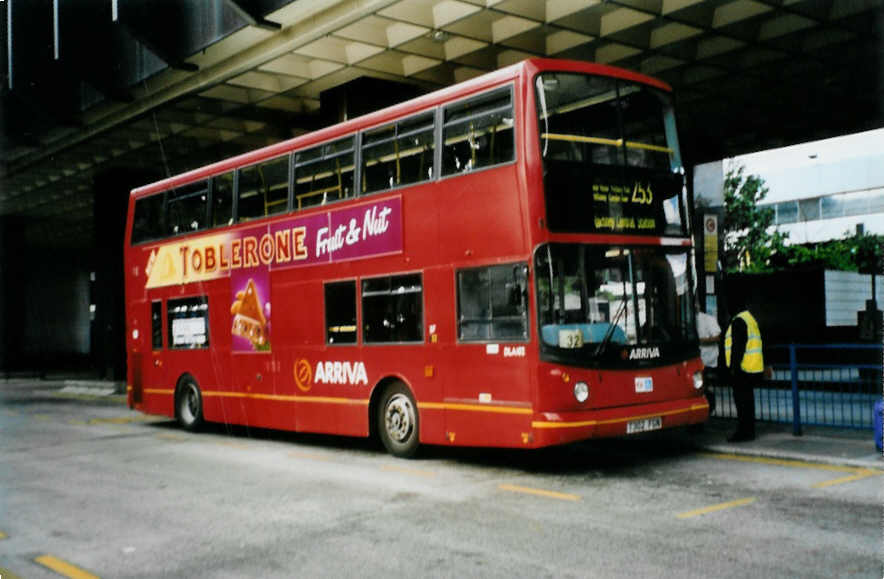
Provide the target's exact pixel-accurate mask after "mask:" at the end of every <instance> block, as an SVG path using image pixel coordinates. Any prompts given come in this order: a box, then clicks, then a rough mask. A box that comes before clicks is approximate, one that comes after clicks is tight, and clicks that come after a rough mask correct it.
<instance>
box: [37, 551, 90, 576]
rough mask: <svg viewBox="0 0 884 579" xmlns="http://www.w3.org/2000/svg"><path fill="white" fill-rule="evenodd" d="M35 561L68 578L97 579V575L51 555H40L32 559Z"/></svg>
mask: <svg viewBox="0 0 884 579" xmlns="http://www.w3.org/2000/svg"><path fill="white" fill-rule="evenodd" d="M34 561H36V562H37V563H39V564H41V565H43V566H44V567H48V568H49V569H52V570H53V571H55V572H56V573H58V574H59V575H64V576H65V577H69V578H70V579H99V577H98V575H93V574H92V573H90V572H88V571H84V570H83V569H80V568H79V567H77V566H76V565H71V564H70V563H68V562H67V561H64V560H62V559H59V558H58V557H53V556H52V555H40V556H39V557H37V558H36V559H34Z"/></svg>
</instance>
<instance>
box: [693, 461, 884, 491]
mask: <svg viewBox="0 0 884 579" xmlns="http://www.w3.org/2000/svg"><path fill="white" fill-rule="evenodd" d="M703 456H709V457H712V458H718V459H721V460H736V461H739V462H754V463H758V464H772V465H776V466H788V467H792V468H809V469H813V470H826V471H832V472H847V473H853V474H851V475H849V476H844V477H841V478H836V479H833V480H828V481H823V482H821V483H817V484H815V485H812V486H813V488H817V489H822V488H826V487H830V486H834V485H839V484H843V483H847V482H853V481H856V480H861V479H864V478H868V477H871V476H879V475H882V474H884V471H881V470H875V469H871V468H861V467H856V466H838V465H833V464H820V463H816V462H807V461H803V460H790V459H782V458H765V457H763V456H742V455H739V454H719V453H704V454H703Z"/></svg>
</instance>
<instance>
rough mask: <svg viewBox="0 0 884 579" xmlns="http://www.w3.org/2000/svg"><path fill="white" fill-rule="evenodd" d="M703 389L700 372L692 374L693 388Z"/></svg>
mask: <svg viewBox="0 0 884 579" xmlns="http://www.w3.org/2000/svg"><path fill="white" fill-rule="evenodd" d="M702 387H703V373H702V372H694V388H696V389H697V390H699V389H700V388H702Z"/></svg>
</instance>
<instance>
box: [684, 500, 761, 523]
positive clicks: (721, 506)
mask: <svg viewBox="0 0 884 579" xmlns="http://www.w3.org/2000/svg"><path fill="white" fill-rule="evenodd" d="M754 502H755V497H748V498H745V499H737V500H736V501H730V502H727V503H719V504H717V505H711V506H708V507H703V508H700V509H694V510H693V511H687V512H684V513H679V514H677V515H675V516H676V518H679V519H690V518H692V517H699V516H700V515H707V514H709V513H715V512H718V511H724V510H727V509H733V508H734V507H743V506H746V505H751V504H752V503H754Z"/></svg>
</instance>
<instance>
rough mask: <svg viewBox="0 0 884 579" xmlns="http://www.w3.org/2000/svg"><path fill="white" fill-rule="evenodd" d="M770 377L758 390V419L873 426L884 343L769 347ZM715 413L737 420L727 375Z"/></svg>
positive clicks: (717, 388)
mask: <svg viewBox="0 0 884 579" xmlns="http://www.w3.org/2000/svg"><path fill="white" fill-rule="evenodd" d="M765 363H766V364H767V365H768V366H771V367H772V369H773V372H772V375H771V376H770V377H768V378H767V379H765V380H764V381H763V382H762V384H761V386H760V387H759V388H756V389H755V418H756V420H762V421H768V422H783V423H791V424H792V432H793V434H795V435H796V436H797V435H800V434H801V432H802V427H803V426H832V427H837V428H857V429H871V428H872V427H873V424H874V415H873V407H874V404H875V402H876V401H877V400H880V399H881V393H882V386H884V377H882V365H884V363H882V346H881V345H877V344H787V345H777V346H773V347H771V348H766V349H765ZM712 390H713V391H714V392H715V400H716V409H715V414H714V415H715V416H720V417H725V418H736V416H737V410H736V407H735V406H734V398H733V391H732V390H731V387H730V386H729V385H728V384H727V379H726V378H723V379H722V380H721V381H720V382H719V383H717V384H714V385H713V387H712Z"/></svg>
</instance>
